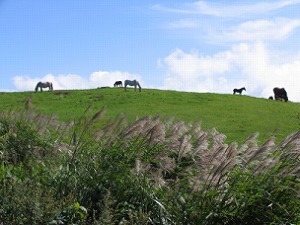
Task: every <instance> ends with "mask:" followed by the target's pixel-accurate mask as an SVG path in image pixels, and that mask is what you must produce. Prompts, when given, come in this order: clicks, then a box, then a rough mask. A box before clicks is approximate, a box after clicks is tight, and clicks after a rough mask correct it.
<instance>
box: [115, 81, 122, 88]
mask: <svg viewBox="0 0 300 225" xmlns="http://www.w3.org/2000/svg"><path fill="white" fill-rule="evenodd" d="M114 87H123V84H122V81H116V82H115V83H114Z"/></svg>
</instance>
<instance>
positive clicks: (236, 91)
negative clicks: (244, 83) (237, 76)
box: [233, 87, 246, 94]
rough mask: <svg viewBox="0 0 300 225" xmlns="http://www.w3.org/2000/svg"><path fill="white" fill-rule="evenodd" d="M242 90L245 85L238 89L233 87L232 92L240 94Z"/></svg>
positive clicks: (244, 89)
mask: <svg viewBox="0 0 300 225" xmlns="http://www.w3.org/2000/svg"><path fill="white" fill-rule="evenodd" d="M243 91H246V88H245V87H242V88H240V89H237V88H235V89H233V94H235V93H239V94H242V92H243Z"/></svg>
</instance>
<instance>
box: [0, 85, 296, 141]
mask: <svg viewBox="0 0 300 225" xmlns="http://www.w3.org/2000/svg"><path fill="white" fill-rule="evenodd" d="M28 97H31V102H32V103H31V108H33V109H36V110H38V111H40V112H43V113H46V114H51V115H56V116H57V117H58V119H60V120H62V121H68V120H73V119H75V120H78V119H79V118H81V116H82V115H83V114H84V112H85V111H86V109H87V108H89V107H90V109H89V110H88V111H87V113H86V115H87V116H92V115H94V114H95V113H96V112H97V111H99V109H100V108H102V107H105V108H106V113H105V116H104V118H103V120H102V123H106V122H107V121H109V120H114V119H115V118H116V117H117V116H118V115H119V114H121V113H122V114H124V115H125V116H126V117H127V118H128V121H129V122H130V121H133V120H135V119H136V118H141V117H143V116H145V115H152V116H157V115H160V116H161V117H162V118H169V117H173V118H174V119H175V120H182V121H185V122H190V123H194V122H200V123H201V127H202V129H204V130H207V129H210V128H216V129H217V130H218V131H219V132H221V133H223V134H225V135H226V136H227V141H228V142H232V141H238V142H241V141H243V140H245V139H246V138H247V137H249V136H250V135H252V134H253V133H256V132H259V134H260V140H261V141H264V140H266V139H267V138H269V137H270V136H271V135H275V137H276V138H277V141H280V140H281V139H283V138H284V137H286V136H287V135H289V134H291V133H293V132H295V131H297V130H298V129H299V126H300V120H299V118H298V116H299V115H300V104H299V103H293V102H288V103H285V102H279V101H271V100H268V99H262V98H253V97H249V96H240V95H231V94H230V95H229V94H228V95H226V94H213V93H187V92H176V91H162V90H153V89H144V90H143V92H141V93H140V92H134V91H133V89H129V90H128V91H127V92H124V89H122V88H99V89H92V90H72V91H59V90H57V91H53V92H48V91H44V92H19V93H1V95H0V102H1V105H0V110H1V111H2V110H18V111H20V110H23V109H24V108H25V102H26V99H27V98H28ZM99 126H101V124H99Z"/></svg>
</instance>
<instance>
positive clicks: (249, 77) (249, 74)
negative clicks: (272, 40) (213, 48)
mask: <svg viewBox="0 0 300 225" xmlns="http://www.w3.org/2000/svg"><path fill="white" fill-rule="evenodd" d="M273 55H274V53H273V52H271V51H270V50H269V49H268V48H267V47H266V45H265V44H263V43H261V42H258V43H255V44H247V43H242V44H238V45H235V46H233V47H232V48H231V49H230V50H229V51H225V52H219V53H217V54H214V55H210V56H199V55H198V54H195V53H193V52H192V53H184V52H183V51H181V50H175V51H174V52H173V53H171V54H170V55H169V56H167V57H166V58H165V59H163V60H162V61H161V64H162V65H163V67H164V68H165V69H166V77H165V80H164V86H163V87H162V88H163V89H172V90H181V91H194V92H213V93H232V89H233V88H240V87H243V86H246V88H247V95H251V96H256V97H264V98H265V97H269V96H270V95H273V93H272V90H273V88H274V87H284V88H285V89H286V90H287V92H288V95H289V99H290V100H291V101H300V93H299V92H300V91H299V88H298V84H299V83H300V75H299V74H300V60H299V59H297V58H298V57H297V56H296V55H295V57H291V58H290V61H289V62H286V61H283V60H284V59H283V60H282V61H278V58H277V57H274V56H273Z"/></svg>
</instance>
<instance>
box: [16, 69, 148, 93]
mask: <svg viewBox="0 0 300 225" xmlns="http://www.w3.org/2000/svg"><path fill="white" fill-rule="evenodd" d="M125 79H138V80H139V81H140V83H141V85H143V81H142V80H141V77H140V75H136V74H131V73H128V72H121V71H112V72H108V71H98V72H93V73H92V74H91V75H90V76H89V77H88V78H85V77H82V76H80V75H76V74H63V75H53V74H47V75H45V76H41V77H35V78H31V77H29V76H15V77H14V78H13V83H14V86H15V87H16V89H17V91H31V90H32V91H33V90H34V88H35V86H36V84H37V83H38V82H39V81H42V82H46V81H51V82H52V83H53V88H54V89H55V90H68V89H69V90H70V89H90V88H98V87H103V86H109V87H113V84H114V82H115V81H117V80H121V81H124V80H125Z"/></svg>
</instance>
